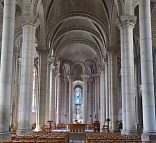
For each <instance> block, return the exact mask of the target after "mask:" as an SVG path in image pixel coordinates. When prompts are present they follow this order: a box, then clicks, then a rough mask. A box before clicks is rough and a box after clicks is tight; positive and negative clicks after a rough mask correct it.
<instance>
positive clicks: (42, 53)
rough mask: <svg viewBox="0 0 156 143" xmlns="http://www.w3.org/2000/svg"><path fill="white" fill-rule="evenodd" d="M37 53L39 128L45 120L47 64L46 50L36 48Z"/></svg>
mask: <svg viewBox="0 0 156 143" xmlns="http://www.w3.org/2000/svg"><path fill="white" fill-rule="evenodd" d="M37 51H38V53H39V95H38V96H39V105H38V106H39V127H40V128H41V127H42V126H43V125H44V124H45V123H46V122H47V121H46V120H45V119H46V118H45V111H46V104H48V103H46V80H47V66H48V60H47V59H48V50H47V49H41V48H39V49H37Z"/></svg>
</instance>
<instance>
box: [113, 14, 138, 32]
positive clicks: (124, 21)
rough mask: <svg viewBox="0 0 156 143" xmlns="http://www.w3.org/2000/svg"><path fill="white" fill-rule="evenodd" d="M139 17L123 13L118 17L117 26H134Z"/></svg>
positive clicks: (120, 27)
mask: <svg viewBox="0 0 156 143" xmlns="http://www.w3.org/2000/svg"><path fill="white" fill-rule="evenodd" d="M136 20H137V17H136V16H134V15H122V16H120V17H119V18H118V19H117V22H116V24H117V26H118V28H119V29H120V30H121V29H123V28H126V27H131V28H133V27H134V26H135V24H136Z"/></svg>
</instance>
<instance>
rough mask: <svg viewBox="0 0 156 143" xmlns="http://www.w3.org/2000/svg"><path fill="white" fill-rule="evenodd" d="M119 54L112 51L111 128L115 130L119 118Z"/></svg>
mask: <svg viewBox="0 0 156 143" xmlns="http://www.w3.org/2000/svg"><path fill="white" fill-rule="evenodd" d="M117 70H118V68H117V55H116V53H114V52H112V53H111V91H110V92H111V97H110V103H111V113H110V114H111V116H110V119H111V130H112V131H114V130H115V129H116V125H117V120H118V111H119V107H118V106H117V105H118V96H117Z"/></svg>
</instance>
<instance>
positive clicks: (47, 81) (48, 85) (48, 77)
mask: <svg viewBox="0 0 156 143" xmlns="http://www.w3.org/2000/svg"><path fill="white" fill-rule="evenodd" d="M50 66H51V58H48V63H47V79H46V107H45V108H46V109H45V110H46V111H45V121H49V100H50V99H49V98H50Z"/></svg>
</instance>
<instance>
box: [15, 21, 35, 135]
mask: <svg viewBox="0 0 156 143" xmlns="http://www.w3.org/2000/svg"><path fill="white" fill-rule="evenodd" d="M35 30H36V26H35V25H30V24H27V23H26V24H25V25H24V26H23V43H22V57H21V78H20V79H21V81H20V95H19V110H18V130H17V134H27V133H29V132H30V131H31V129H32V123H31V118H32V111H31V107H32V89H33V66H34V57H33V48H34V47H35Z"/></svg>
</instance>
